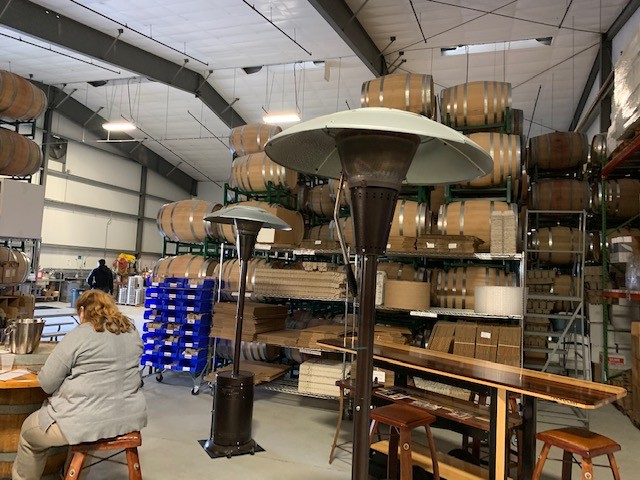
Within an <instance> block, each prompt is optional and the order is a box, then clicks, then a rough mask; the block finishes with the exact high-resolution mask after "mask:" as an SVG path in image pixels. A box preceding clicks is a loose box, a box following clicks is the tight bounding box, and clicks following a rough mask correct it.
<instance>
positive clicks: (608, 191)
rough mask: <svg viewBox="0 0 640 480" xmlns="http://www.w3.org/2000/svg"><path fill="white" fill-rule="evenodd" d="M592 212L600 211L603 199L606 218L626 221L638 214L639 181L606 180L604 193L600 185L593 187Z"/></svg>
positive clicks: (639, 200) (639, 203) (639, 199)
mask: <svg viewBox="0 0 640 480" xmlns="http://www.w3.org/2000/svg"><path fill="white" fill-rule="evenodd" d="M592 198H593V200H592V201H593V210H594V211H595V212H601V211H602V205H603V203H604V199H606V204H607V216H608V217H609V218H613V219H617V220H626V219H629V218H632V217H635V216H636V215H638V214H640V180H638V179H635V178H619V179H617V180H607V181H606V182H605V187H604V191H603V188H602V184H601V183H598V184H596V185H594V186H593V197H592Z"/></svg>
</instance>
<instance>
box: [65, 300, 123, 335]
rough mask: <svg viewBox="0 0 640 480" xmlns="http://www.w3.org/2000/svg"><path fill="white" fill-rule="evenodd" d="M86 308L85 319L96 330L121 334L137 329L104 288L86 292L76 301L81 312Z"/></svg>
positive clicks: (77, 308)
mask: <svg viewBox="0 0 640 480" xmlns="http://www.w3.org/2000/svg"><path fill="white" fill-rule="evenodd" d="M80 308H84V321H85V322H88V323H91V325H93V328H94V329H95V331H96V332H104V331H105V329H106V330H107V331H109V332H111V333H115V334H116V335H119V334H120V333H128V332H131V331H132V330H135V326H134V325H133V322H132V321H131V320H129V318H127V317H125V316H124V315H123V314H122V312H120V310H119V309H118V307H117V305H116V302H115V300H114V299H113V297H112V296H111V295H109V294H107V293H105V292H103V291H102V290H89V291H87V292H84V293H83V294H82V295H80V297H79V298H78V300H77V301H76V310H77V311H78V314H80Z"/></svg>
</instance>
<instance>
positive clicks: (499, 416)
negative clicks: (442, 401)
mask: <svg viewBox="0 0 640 480" xmlns="http://www.w3.org/2000/svg"><path fill="white" fill-rule="evenodd" d="M318 343H319V344H321V345H322V346H323V347H325V348H329V349H332V350H337V351H341V352H346V353H351V354H357V353H358V346H357V343H355V342H352V341H351V339H338V338H336V339H328V340H321V341H318ZM373 360H374V362H375V363H377V364H382V365H384V366H385V367H386V368H389V369H392V370H396V371H397V370H401V371H404V372H408V373H410V374H413V375H416V376H427V377H436V378H437V379H438V380H440V381H442V382H444V383H454V384H458V385H463V386H466V388H469V387H471V388H472V389H473V388H474V387H476V389H477V388H480V389H484V390H485V391H488V393H489V394H490V396H491V408H490V412H491V431H490V435H489V439H490V442H489V448H490V456H491V458H492V459H493V462H491V463H490V464H489V479H490V480H505V479H506V478H507V456H508V451H509V450H508V447H507V418H508V410H509V409H508V394H509V393H510V392H513V393H519V394H521V395H522V408H523V445H522V446H518V448H522V476H523V478H531V475H532V473H533V468H534V465H535V460H536V455H535V452H536V439H535V434H536V401H537V399H543V400H548V401H552V402H555V403H559V404H563V405H569V406H572V407H577V408H583V409H586V410H593V409H596V408H599V407H602V406H603V405H606V404H608V403H612V402H614V401H615V400H617V399H620V398H622V397H624V396H625V395H626V394H627V391H626V390H625V389H624V388H621V387H614V386H611V385H604V384H600V383H594V382H588V381H585V380H578V379H575V378H570V377H562V376H560V375H553V374H550V373H543V372H536V371H533V370H526V369H523V368H517V367H510V366H507V365H501V364H497V363H493V362H487V361H484V360H476V359H474V358H466V357H460V356H457V355H451V354H447V353H440V352H433V351H430V350H425V349H423V348H417V347H410V346H406V345H399V344H391V343H382V342H380V343H376V344H375V346H374V349H373Z"/></svg>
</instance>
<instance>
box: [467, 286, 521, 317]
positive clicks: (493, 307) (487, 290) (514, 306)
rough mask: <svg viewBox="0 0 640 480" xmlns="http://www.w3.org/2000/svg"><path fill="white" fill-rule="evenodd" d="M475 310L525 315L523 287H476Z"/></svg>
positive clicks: (489, 313)
mask: <svg viewBox="0 0 640 480" xmlns="http://www.w3.org/2000/svg"><path fill="white" fill-rule="evenodd" d="M475 294H476V303H475V311H476V312H477V313H486V314H488V315H523V311H524V302H523V298H524V291H523V288H522V287H494V286H477V287H476V292H475Z"/></svg>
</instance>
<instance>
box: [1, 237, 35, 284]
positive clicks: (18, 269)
mask: <svg viewBox="0 0 640 480" xmlns="http://www.w3.org/2000/svg"><path fill="white" fill-rule="evenodd" d="M30 268H31V260H29V257H27V255H26V254H25V253H24V252H22V251H20V250H15V249H13V248H9V247H5V246H0V270H1V271H2V283H4V284H6V285H18V284H19V283H24V282H25V281H26V280H27V275H29V270H30Z"/></svg>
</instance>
